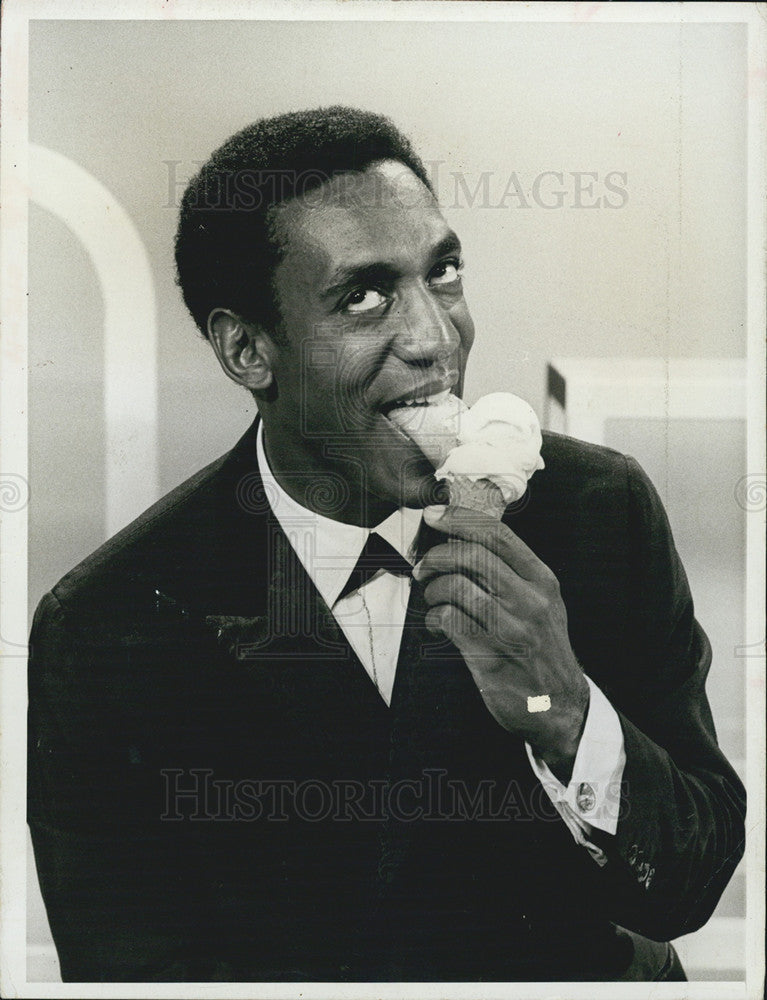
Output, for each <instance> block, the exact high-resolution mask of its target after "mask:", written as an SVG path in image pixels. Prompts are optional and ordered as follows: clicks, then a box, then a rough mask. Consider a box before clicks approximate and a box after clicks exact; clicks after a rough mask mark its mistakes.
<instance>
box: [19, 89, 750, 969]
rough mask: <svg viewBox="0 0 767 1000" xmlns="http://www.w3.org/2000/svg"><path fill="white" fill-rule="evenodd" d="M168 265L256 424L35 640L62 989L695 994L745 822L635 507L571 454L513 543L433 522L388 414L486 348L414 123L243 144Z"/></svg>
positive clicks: (549, 441) (655, 538) (125, 543)
mask: <svg viewBox="0 0 767 1000" xmlns="http://www.w3.org/2000/svg"><path fill="white" fill-rule="evenodd" d="M176 259H177V265H178V274H179V282H180V285H181V288H182V291H183V294H184V298H185V301H186V303H187V305H188V306H189V309H190V311H191V313H192V315H193V317H194V319H195V320H196V322H197V324H198V325H199V327H200V329H201V330H202V331H203V333H204V334H205V335H206V336H207V337H208V338H209V340H210V343H211V345H212V347H213V350H214V351H215V354H216V357H217V358H218V361H219V362H220V364H221V366H222V368H223V370H224V372H225V373H226V374H227V375H228V376H229V377H230V378H231V379H233V380H234V381H235V382H237V383H238V384H240V385H242V386H244V387H245V388H246V389H247V390H249V391H250V392H251V393H252V394H253V395H254V397H255V399H256V400H257V403H258V409H259V419H258V420H257V421H256V422H255V424H254V425H253V427H251V428H250V430H249V431H248V432H247V433H246V434H245V436H244V437H243V438H242V440H241V441H240V442H239V443H238V444H237V445H236V446H235V448H234V449H233V450H232V451H231V452H230V453H229V454H228V455H225V456H224V457H223V458H221V459H220V460H218V461H217V462H214V463H213V464H212V465H211V466H209V467H208V468H206V469H204V470H202V471H201V472H200V473H198V475H196V476H195V477H193V478H192V479H191V480H189V481H188V482H187V483H185V484H184V485H182V486H181V487H179V488H178V489H177V490H176V491H174V492H173V493H172V494H170V495H169V496H168V497H166V498H164V499H163V500H161V501H160V502H159V503H158V504H157V505H156V506H155V507H153V508H152V509H150V510H149V511H148V512H147V513H146V514H144V515H143V516H142V517H141V518H139V519H138V521H136V522H134V524H132V525H130V526H129V527H128V528H126V529H125V530H124V531H123V532H121V533H120V534H119V535H117V536H116V537H115V538H114V539H112V540H111V541H110V542H108V543H107V544H106V545H105V546H104V547H102V549H100V550H99V551H98V552H96V553H95V554H94V555H92V556H91V557H90V558H89V559H87V560H85V562H84V563H82V564H81V565H80V566H79V567H77V568H76V569H74V570H73V571H72V572H71V573H69V574H68V575H67V576H66V577H65V578H64V579H63V580H62V581H61V582H60V583H59V584H58V585H57V586H56V587H55V588H54V589H53V591H52V592H51V593H50V594H48V595H46V597H45V598H44V599H43V601H42V602H41V605H40V608H39V609H38V613H37V616H36V619H35V623H34V626H33V633H32V638H31V653H32V655H31V665H30V715H29V732H30V758H29V785H30V801H29V822H30V826H31V829H32V835H33V840H34V845H35V853H36V859H37V865H38V871H39V875H40V882H41V887H42V891H43V895H44V898H45V901H46V906H47V909H48V915H49V919H50V923H51V928H52V931H53V935H54V938H55V941H56V944H57V948H58V950H59V956H60V959H61V966H62V974H63V976H64V978H65V979H70V980H117V981H119V980H123V981H125V980H227V979H228V980H246V981H247V980H262V981H264V980H295V981H304V980H325V981H336V980H349V981H354V980H362V981H365V980H368V981H376V980H443V981H447V980H466V981H473V980H500V981H509V980H549V979H550V980H570V979H582V980H591V979H608V980H609V979H664V978H665V979H668V978H677V979H678V978H684V974H683V972H682V970H681V968H680V966H679V963H678V959H677V958H676V955H675V953H674V952H673V949H671V948H670V946H669V945H668V944H667V943H666V942H668V940H669V939H670V938H674V937H676V936H678V935H681V934H684V933H688V932H690V931H692V930H694V929H696V928H697V927H699V926H701V925H702V924H703V923H704V922H705V921H706V920H707V919H708V917H709V915H710V914H711V912H712V909H713V907H714V906H715V904H716V902H717V900H718V898H719V896H720V894H721V891H722V889H723V888H724V886H725V885H726V883H727V880H728V878H729V876H730V874H731V873H732V871H733V869H734V868H735V866H736V864H737V862H738V860H739V858H740V857H741V854H742V851H743V836H744V833H743V815H744V792H743V789H742V786H741V785H740V783H739V781H738V779H737V777H736V776H735V774H734V773H733V771H732V769H731V768H730V766H729V764H728V763H727V761H726V760H725V759H724V757H723V756H722V754H721V752H720V751H719V748H718V746H717V743H716V738H715V733H714V727H713V723H712V720H711V715H710V711H709V707H708V703H707V700H706V696H705V692H704V681H705V677H706V674H707V671H708V668H709V664H710V648H709V645H708V643H707V640H706V638H705V636H704V634H703V632H702V631H701V629H700V627H699V626H698V625H697V623H696V621H695V619H694V616H693V607H692V600H691V598H690V594H689V590H688V587H687V583H686V579H685V576H684V571H683V569H682V567H681V565H680V562H679V559H678V557H677V555H676V552H675V550H674V546H673V542H672V539H671V534H670V531H669V527H668V523H667V520H666V517H665V514H664V512H663V509H662V507H661V504H660V501H659V500H658V497H657V495H656V494H655V492H654V490H653V488H652V486H651V485H650V483H649V482H648V480H647V479H646V477H645V476H644V474H643V473H642V471H641V470H640V469H639V467H638V466H637V464H636V463H635V462H634V461H633V460H631V459H627V458H624V457H623V456H621V455H618V454H617V453H615V452H612V451H609V450H607V449H603V448H597V447H593V446H590V445H586V444H583V443H581V442H577V441H573V440H570V439H567V438H564V437H561V436H557V435H551V434H547V435H545V442H544V448H543V457H544V459H545V465H546V467H545V469H544V470H543V471H541V472H538V473H536V475H535V477H534V479H533V480H532V483H531V488H530V490H529V493H528V495H527V497H526V498H525V502H524V503H522V504H518V505H516V507H513V508H509V509H508V510H507V512H506V514H505V516H504V519H503V522H502V523H497V522H494V521H492V520H491V519H490V518H488V517H486V516H485V515H483V514H481V513H477V512H471V511H467V510H464V509H462V508H457V507H450V506H448V507H445V506H444V504H442V505H440V500H443V501H444V495H443V494H440V492H439V487H438V486H437V484H436V483H435V480H434V476H433V471H434V470H433V468H432V467H431V465H430V464H429V463H428V461H427V460H426V459H425V458H424V456H423V455H422V454H421V452H420V451H419V450H418V449H417V448H416V447H415V446H414V445H413V444H412V443H411V442H410V441H409V440H408V439H406V438H405V437H403V436H402V435H401V434H400V433H399V432H398V431H397V430H396V428H395V427H394V426H393V425H392V424H391V423H390V422H389V421H388V420H387V417H386V414H387V412H388V411H389V410H390V409H391V407H392V406H393V405H394V404H395V403H402V402H403V401H413V400H416V399H423V398H427V397H430V396H431V395H433V394H435V393H436V392H439V391H441V390H444V389H446V388H452V389H453V391H455V392H456V393H457V394H460V393H461V391H462V385H463V377H464V371H465V367H466V361H467V357H468V354H469V351H470V349H471V346H472V342H473V339H474V328H473V325H472V321H471V317H470V314H469V310H468V306H467V303H466V301H465V298H464V295H463V288H462V280H461V271H462V261H461V251H460V243H459V241H458V238H457V236H456V234H455V233H453V232H452V231H451V230H450V229H449V228H448V226H447V224H446V223H445V221H444V219H443V217H442V215H441V213H440V211H439V208H438V205H437V203H436V201H435V199H434V197H433V195H432V193H431V189H430V185H429V180H428V177H427V175H426V172H425V170H424V168H423V165H422V163H421V161H420V160H419V159H418V158H417V156H416V155H415V153H414V152H413V150H412V149H411V147H410V145H409V143H408V142H407V140H405V139H404V138H403V137H402V136H401V135H400V133H399V132H398V131H397V130H396V129H395V128H394V127H393V125H392V124H391V123H390V122H389V121H388V120H387V119H384V118H382V117H380V116H378V115H373V114H370V113H366V112H361V111H356V110H353V109H348V108H329V109H323V110H318V111H311V112H302V113H294V114H288V115H284V116H280V117H277V118H273V119H269V120H266V121H262V122H258V123H256V124H255V125H253V126H250V127H249V128H246V129H244V130H243V131H242V132H241V133H239V134H238V135H236V136H234V137H233V138H232V139H230V140H229V141H228V142H227V143H225V144H224V146H223V147H221V149H219V150H218V151H217V152H216V153H214V154H213V156H212V157H211V159H210V161H209V162H208V163H207V164H206V166H205V167H203V169H202V170H201V172H200V173H199V174H198V176H197V177H196V178H195V179H194V180H193V181H192V182H191V183H190V185H189V188H188V190H187V192H186V195H185V198H184V202H183V205H182V210H181V219H180V224H179V230H178V235H177V244H176ZM426 506H428V507H429V509H428V510H426V511H424V513H423V518H422V514H421V511H422V509H423V508H424V507H426ZM373 529H375V530H373ZM374 550H377V551H378V553H379V556H378V557H374V556H373V555H372V554H371V553H373V551H374ZM362 555H364V557H365V558H364V562H365V566H366V568H367V570H368V571H369V572H367V573H357V572H356V567H357V566H358V560H359V559H360V558H361V556H362ZM376 559H377V560H378V561H376ZM411 570H412V572H411ZM542 699H543V702H545V703H546V705H547V706H548V710H546V711H534V710H533V706H540V705H541V700H542Z"/></svg>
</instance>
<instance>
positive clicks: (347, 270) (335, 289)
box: [320, 231, 461, 300]
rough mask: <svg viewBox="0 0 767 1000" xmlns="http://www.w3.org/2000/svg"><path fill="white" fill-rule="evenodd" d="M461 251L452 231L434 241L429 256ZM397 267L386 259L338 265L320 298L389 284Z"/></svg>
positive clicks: (395, 273)
mask: <svg viewBox="0 0 767 1000" xmlns="http://www.w3.org/2000/svg"><path fill="white" fill-rule="evenodd" d="M460 253H461V241H460V240H459V239H458V237H457V236H456V234H455V233H454V232H452V231H451V232H449V233H448V234H447V235H446V236H443V237H442V239H441V240H439V242H438V243H435V244H434V246H433V247H432V249H431V252H430V254H429V256H430V257H431V260H432V261H437V260H439V259H440V257H444V256H445V255H446V254H458V255H460ZM399 274H400V271H399V268H397V267H395V265H394V264H391V263H387V262H386V261H376V262H375V263H372V264H360V265H358V266H356V267H355V266H352V267H340V268H338V269H337V270H336V271H334V272H333V275H332V277H331V280H332V282H333V284H332V285H329V286H328V287H327V288H325V289H324V290H323V291H322V292H321V293H320V298H321V299H323V300H325V299H330V298H333V296H335V295H338V294H339V293H340V292H344V291H346V290H347V289H349V288H354V287H359V286H361V285H367V284H370V285H378V284H387V283H388V284H390V283H392V282H393V281H396V279H397V278H398V277H399Z"/></svg>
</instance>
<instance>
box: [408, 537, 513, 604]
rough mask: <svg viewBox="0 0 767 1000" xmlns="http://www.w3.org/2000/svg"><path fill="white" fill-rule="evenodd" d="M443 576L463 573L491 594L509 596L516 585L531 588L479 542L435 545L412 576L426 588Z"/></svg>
mask: <svg viewBox="0 0 767 1000" xmlns="http://www.w3.org/2000/svg"><path fill="white" fill-rule="evenodd" d="M444 573H463V574H464V575H465V576H468V577H470V578H471V579H472V580H474V581H475V583H477V584H478V585H479V586H480V587H482V588H484V590H486V591H487V592H488V593H490V594H499V595H500V594H502V593H507V592H508V591H509V588H512V587H514V586H515V584H517V585H520V584H521V585H522V586H528V583H527V581H520V579H519V577H518V576H517V574H516V573H514V571H513V570H512V569H510V567H509V566H508V565H507V564H506V563H505V562H504V561H503V560H502V559H501V558H499V556H497V555H496V554H495V553H494V552H491V551H490V550H489V549H487V548H485V546H484V545H480V544H479V543H478V542H464V541H462V540H460V539H457V538H448V539H447V541H446V542H444V543H442V544H440V545H435V546H434V547H433V548H431V549H429V551H428V552H427V553H426V555H425V556H424V557H423V558H422V559H421V561H420V562H419V563H417V564H416V566H415V568H414V570H413V576H414V577H415V579H416V580H418V581H419V582H421V583H422V584H424V585H426V584H427V583H428V581H429V580H431V579H432V578H433V577H435V576H440V575H442V574H444Z"/></svg>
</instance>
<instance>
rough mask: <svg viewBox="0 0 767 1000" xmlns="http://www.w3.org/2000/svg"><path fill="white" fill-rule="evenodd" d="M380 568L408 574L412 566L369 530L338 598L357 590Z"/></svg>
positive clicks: (380, 537) (392, 547)
mask: <svg viewBox="0 0 767 1000" xmlns="http://www.w3.org/2000/svg"><path fill="white" fill-rule="evenodd" d="M381 569H383V570H386V571H387V572H388V573H396V574H398V575H400V576H410V574H411V573H412V571H413V567H412V566H411V565H410V563H409V562H408V561H407V559H405V558H404V557H403V556H401V555H400V554H399V552H397V550H396V549H395V548H394V546H393V545H390V544H389V542H387V541H386V539H385V538H383V537H382V536H381V535H379V534H378V532H376V531H371V532H370V534H369V535H368V539H367V541H366V542H365V546H364V548H363V549H362V552H361V553H360V557H359V559H358V560H357V565H356V566H355V567H354V569H353V570H352V572H351V574H350V575H349V579H348V580H347V581H346V584H345V586H344V588H343V590H342V591H341V593H340V594H339V595H338V600H340V599H341V598H342V597H346V596H347V595H348V594H350V593H352V591H354V590H359V588H360V587H361V586H362V585H363V583H366V582H367V581H368V580H369V579H370V578H371V577H373V576H375V574H376V573H377V572H378V571H379V570H381Z"/></svg>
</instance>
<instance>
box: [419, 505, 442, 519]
mask: <svg viewBox="0 0 767 1000" xmlns="http://www.w3.org/2000/svg"><path fill="white" fill-rule="evenodd" d="M445 509H446V508H445V507H443V506H437V505H436V504H435V505H433V506H430V507H424V509H423V516H424V518H425V519H426V520H427V521H432V522H434V521H439V519H440V518H441V517H442V515H443V514H444V513H445Z"/></svg>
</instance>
